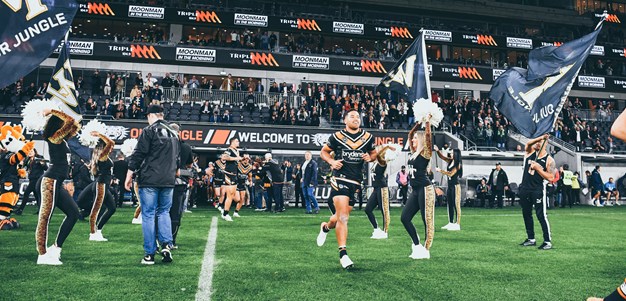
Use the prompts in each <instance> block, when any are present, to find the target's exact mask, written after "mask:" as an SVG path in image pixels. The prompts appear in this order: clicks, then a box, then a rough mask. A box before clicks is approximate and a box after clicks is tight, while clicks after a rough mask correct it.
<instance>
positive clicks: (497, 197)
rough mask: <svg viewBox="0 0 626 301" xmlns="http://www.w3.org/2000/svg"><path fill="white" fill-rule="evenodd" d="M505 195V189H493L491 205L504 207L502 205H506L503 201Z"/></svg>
mask: <svg viewBox="0 0 626 301" xmlns="http://www.w3.org/2000/svg"><path fill="white" fill-rule="evenodd" d="M503 195H504V190H500V189H498V190H495V189H494V190H493V193H492V194H491V204H489V207H491V208H493V207H496V206H497V207H498V208H502V205H504V201H503V198H502V197H503Z"/></svg>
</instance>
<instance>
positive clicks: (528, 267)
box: [0, 206, 626, 300]
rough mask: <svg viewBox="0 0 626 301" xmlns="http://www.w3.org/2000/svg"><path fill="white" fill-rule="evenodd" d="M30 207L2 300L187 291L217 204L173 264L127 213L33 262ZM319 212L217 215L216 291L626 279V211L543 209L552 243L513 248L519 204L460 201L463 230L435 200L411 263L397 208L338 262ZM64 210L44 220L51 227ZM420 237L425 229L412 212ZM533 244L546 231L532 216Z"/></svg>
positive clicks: (355, 238)
mask: <svg viewBox="0 0 626 301" xmlns="http://www.w3.org/2000/svg"><path fill="white" fill-rule="evenodd" d="M33 212H34V208H33V207H32V206H28V207H27V211H26V212H25V213H24V215H23V216H21V217H20V218H19V220H20V222H21V223H22V228H21V229H19V230H17V231H3V232H0V254H1V256H0V266H2V267H3V268H4V271H3V272H4V273H3V274H4V277H5V278H7V281H6V282H7V286H6V287H5V289H4V291H3V293H2V297H1V298H0V299H2V300H104V299H108V300H193V299H194V298H195V296H196V290H197V288H198V277H199V275H200V269H201V266H202V260H203V256H204V249H205V244H206V240H207V236H208V231H209V228H210V224H211V218H212V217H214V216H217V213H216V211H215V210H214V209H211V210H208V209H204V208H203V209H196V210H194V213H191V214H186V215H185V217H184V219H183V226H182V228H181V233H180V235H179V239H178V240H179V242H178V243H179V246H180V249H179V250H176V251H175V253H174V262H173V263H172V264H169V265H166V264H163V263H161V262H160V258H159V257H157V263H156V264H155V265H154V266H142V265H140V264H139V261H140V260H141V257H142V255H143V250H142V237H141V235H142V234H141V227H140V226H138V225H131V224H130V220H131V218H132V210H131V209H129V208H124V209H120V210H118V212H117V213H116V214H115V215H114V216H113V217H112V219H111V221H110V222H109V224H108V225H107V226H106V227H105V228H104V231H103V233H104V234H105V237H107V238H108V239H109V242H105V243H97V242H90V241H88V223H87V222H79V223H78V224H77V225H76V227H75V228H74V231H73V232H72V234H71V235H70V237H69V238H68V240H67V241H66V243H65V245H64V248H63V254H62V261H63V262H64V265H63V266H59V267H54V266H38V265H36V264H35V262H36V258H37V252H36V250H35V241H34V230H35V227H36V216H35V215H32V213H33ZM327 212H328V211H326V210H323V213H324V214H320V215H317V216H312V215H305V214H303V212H302V210H299V209H290V210H289V211H288V212H286V213H284V214H266V213H254V212H252V211H249V210H245V211H242V215H243V216H244V217H242V218H240V219H237V220H235V222H233V223H226V222H224V221H222V220H220V221H219V223H218V232H217V247H216V254H215V260H216V266H215V271H214V276H213V291H214V292H213V295H212V299H213V300H584V299H585V298H586V297H588V296H591V295H606V294H608V293H610V292H611V291H612V290H614V289H615V287H617V286H618V285H619V284H620V282H621V281H622V279H624V277H625V276H626V254H625V252H624V249H625V248H624V247H625V243H624V240H623V237H624V232H625V229H624V225H626V208H590V207H579V208H574V209H571V210H570V209H558V210H552V211H550V212H549V217H550V222H551V225H552V231H553V241H554V249H552V250H549V251H539V250H537V249H536V248H523V247H520V246H518V243H520V242H521V241H522V240H523V239H524V238H525V232H524V226H523V221H522V218H521V213H520V209H519V207H518V208H513V209H501V210H484V209H464V211H463V217H462V220H461V223H462V231H460V232H448V231H445V230H439V228H440V227H441V226H443V225H445V223H446V216H447V215H446V211H445V210H444V208H443V207H437V209H436V220H435V221H436V225H437V231H436V234H435V238H434V243H433V247H432V249H431V259H430V260H420V261H414V260H411V259H409V258H408V255H409V254H410V251H411V250H410V244H411V242H410V239H409V237H408V235H407V234H406V232H405V230H404V228H403V227H402V225H401V223H400V221H399V214H400V210H399V209H393V210H392V221H391V227H390V235H389V237H390V238H389V239H388V240H382V241H376V240H371V239H369V236H370V234H371V227H370V225H369V222H368V221H367V218H366V217H365V214H364V212H362V211H354V212H353V215H352V218H351V219H350V224H349V225H350V234H349V240H348V251H349V254H350V257H351V258H352V260H353V261H354V262H355V268H354V269H352V270H350V271H344V270H342V269H341V267H340V265H339V260H338V253H337V247H336V242H335V239H334V232H333V233H331V234H330V235H329V237H328V240H327V243H326V245H325V246H324V247H321V248H320V247H317V246H316V244H315V238H316V236H317V232H318V229H319V228H318V227H319V223H320V222H321V221H323V220H325V219H327V217H328V214H327ZM61 217H62V214H59V213H57V214H55V215H54V217H53V220H52V222H51V227H50V232H51V234H50V235H51V236H52V235H56V231H57V229H58V225H59V223H60V221H61ZM414 221H415V223H416V225H417V226H418V230H420V231H419V233H420V235H423V227H422V225H421V221H420V220H419V219H417V218H416V219H415V220H414ZM536 231H537V234H538V235H537V236H538V238H539V239H538V242H539V243H540V242H541V241H542V240H541V239H540V237H541V236H540V233H541V229H540V227H539V225H538V223H536Z"/></svg>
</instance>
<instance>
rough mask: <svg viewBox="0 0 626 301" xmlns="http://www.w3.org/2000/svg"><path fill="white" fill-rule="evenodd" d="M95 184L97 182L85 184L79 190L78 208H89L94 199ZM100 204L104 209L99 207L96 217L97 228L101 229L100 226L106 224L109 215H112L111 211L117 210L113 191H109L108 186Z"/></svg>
mask: <svg viewBox="0 0 626 301" xmlns="http://www.w3.org/2000/svg"><path fill="white" fill-rule="evenodd" d="M96 185H97V183H96V182H93V183H91V184H89V185H87V187H85V189H83V191H81V192H80V194H79V195H78V207H80V209H83V210H87V211H89V210H91V208H92V206H93V202H94V200H95V199H96ZM102 206H103V207H104V210H102V209H100V212H99V213H98V217H97V219H96V224H97V227H98V230H102V228H103V227H104V225H106V223H107V222H108V221H109V219H110V218H111V216H113V213H115V210H117V209H116V207H115V198H114V194H113V191H111V189H110V188H109V187H107V189H106V192H105V194H104V201H103V202H102Z"/></svg>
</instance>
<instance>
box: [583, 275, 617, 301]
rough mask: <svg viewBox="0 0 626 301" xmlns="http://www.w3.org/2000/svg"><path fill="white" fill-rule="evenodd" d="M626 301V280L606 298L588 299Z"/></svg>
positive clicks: (592, 299)
mask: <svg viewBox="0 0 626 301" xmlns="http://www.w3.org/2000/svg"><path fill="white" fill-rule="evenodd" d="M624 300H626V280H624V282H623V283H622V285H620V286H618V287H617V288H616V289H615V290H614V291H613V292H612V293H611V294H610V295H608V296H606V297H605V298H594V297H590V298H587V301H624Z"/></svg>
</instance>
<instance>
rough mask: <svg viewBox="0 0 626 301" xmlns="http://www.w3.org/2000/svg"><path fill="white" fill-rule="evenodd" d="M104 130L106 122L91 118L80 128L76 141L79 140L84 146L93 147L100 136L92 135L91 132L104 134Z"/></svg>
mask: <svg viewBox="0 0 626 301" xmlns="http://www.w3.org/2000/svg"><path fill="white" fill-rule="evenodd" d="M106 130H107V126H106V124H104V123H102V122H100V121H98V120H97V119H93V120H91V121H89V122H88V123H87V124H86V125H85V126H83V128H82V130H81V131H80V133H79V134H78V141H80V144H82V145H84V146H88V147H94V146H96V144H97V143H98V140H100V138H98V137H94V136H92V135H91V132H98V133H100V134H106Z"/></svg>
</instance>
